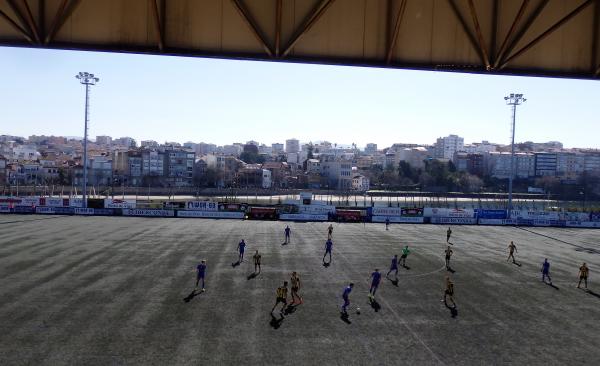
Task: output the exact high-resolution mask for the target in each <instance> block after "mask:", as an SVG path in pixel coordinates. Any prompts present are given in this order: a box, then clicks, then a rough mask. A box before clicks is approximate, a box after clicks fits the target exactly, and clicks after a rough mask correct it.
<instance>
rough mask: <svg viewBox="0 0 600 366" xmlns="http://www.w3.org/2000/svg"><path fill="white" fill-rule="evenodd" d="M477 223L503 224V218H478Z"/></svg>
mask: <svg viewBox="0 0 600 366" xmlns="http://www.w3.org/2000/svg"><path fill="white" fill-rule="evenodd" d="M477 223H478V224H479V225H505V224H504V219H478V220H477Z"/></svg>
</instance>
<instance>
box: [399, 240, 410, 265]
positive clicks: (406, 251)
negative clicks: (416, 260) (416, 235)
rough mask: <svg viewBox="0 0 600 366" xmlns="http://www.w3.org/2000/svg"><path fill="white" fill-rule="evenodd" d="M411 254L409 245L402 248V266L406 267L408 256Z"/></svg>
mask: <svg viewBox="0 0 600 366" xmlns="http://www.w3.org/2000/svg"><path fill="white" fill-rule="evenodd" d="M409 254H410V250H408V245H405V246H404V248H403V249H402V256H401V257H400V262H402V267H404V268H406V257H408V255H409Z"/></svg>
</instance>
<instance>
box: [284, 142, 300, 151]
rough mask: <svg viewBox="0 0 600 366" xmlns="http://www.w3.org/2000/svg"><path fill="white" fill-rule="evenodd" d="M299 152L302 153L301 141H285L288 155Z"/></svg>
mask: <svg viewBox="0 0 600 366" xmlns="http://www.w3.org/2000/svg"><path fill="white" fill-rule="evenodd" d="M298 151H300V141H298V140H296V139H289V140H285V152H286V153H297V152H298Z"/></svg>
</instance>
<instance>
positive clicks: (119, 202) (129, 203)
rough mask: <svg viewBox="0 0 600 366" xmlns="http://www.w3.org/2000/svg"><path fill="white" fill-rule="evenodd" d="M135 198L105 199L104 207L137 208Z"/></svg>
mask: <svg viewBox="0 0 600 366" xmlns="http://www.w3.org/2000/svg"><path fill="white" fill-rule="evenodd" d="M135 204H136V201H135V200H123V199H117V198H107V199H105V200H104V208H135Z"/></svg>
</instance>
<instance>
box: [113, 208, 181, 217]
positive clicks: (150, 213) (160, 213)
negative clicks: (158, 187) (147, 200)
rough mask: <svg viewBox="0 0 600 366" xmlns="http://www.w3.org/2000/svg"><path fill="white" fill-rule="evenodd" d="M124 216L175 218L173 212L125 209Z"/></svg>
mask: <svg viewBox="0 0 600 366" xmlns="http://www.w3.org/2000/svg"><path fill="white" fill-rule="evenodd" d="M123 216H150V217H174V216H175V211H173V210H150V209H123Z"/></svg>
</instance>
